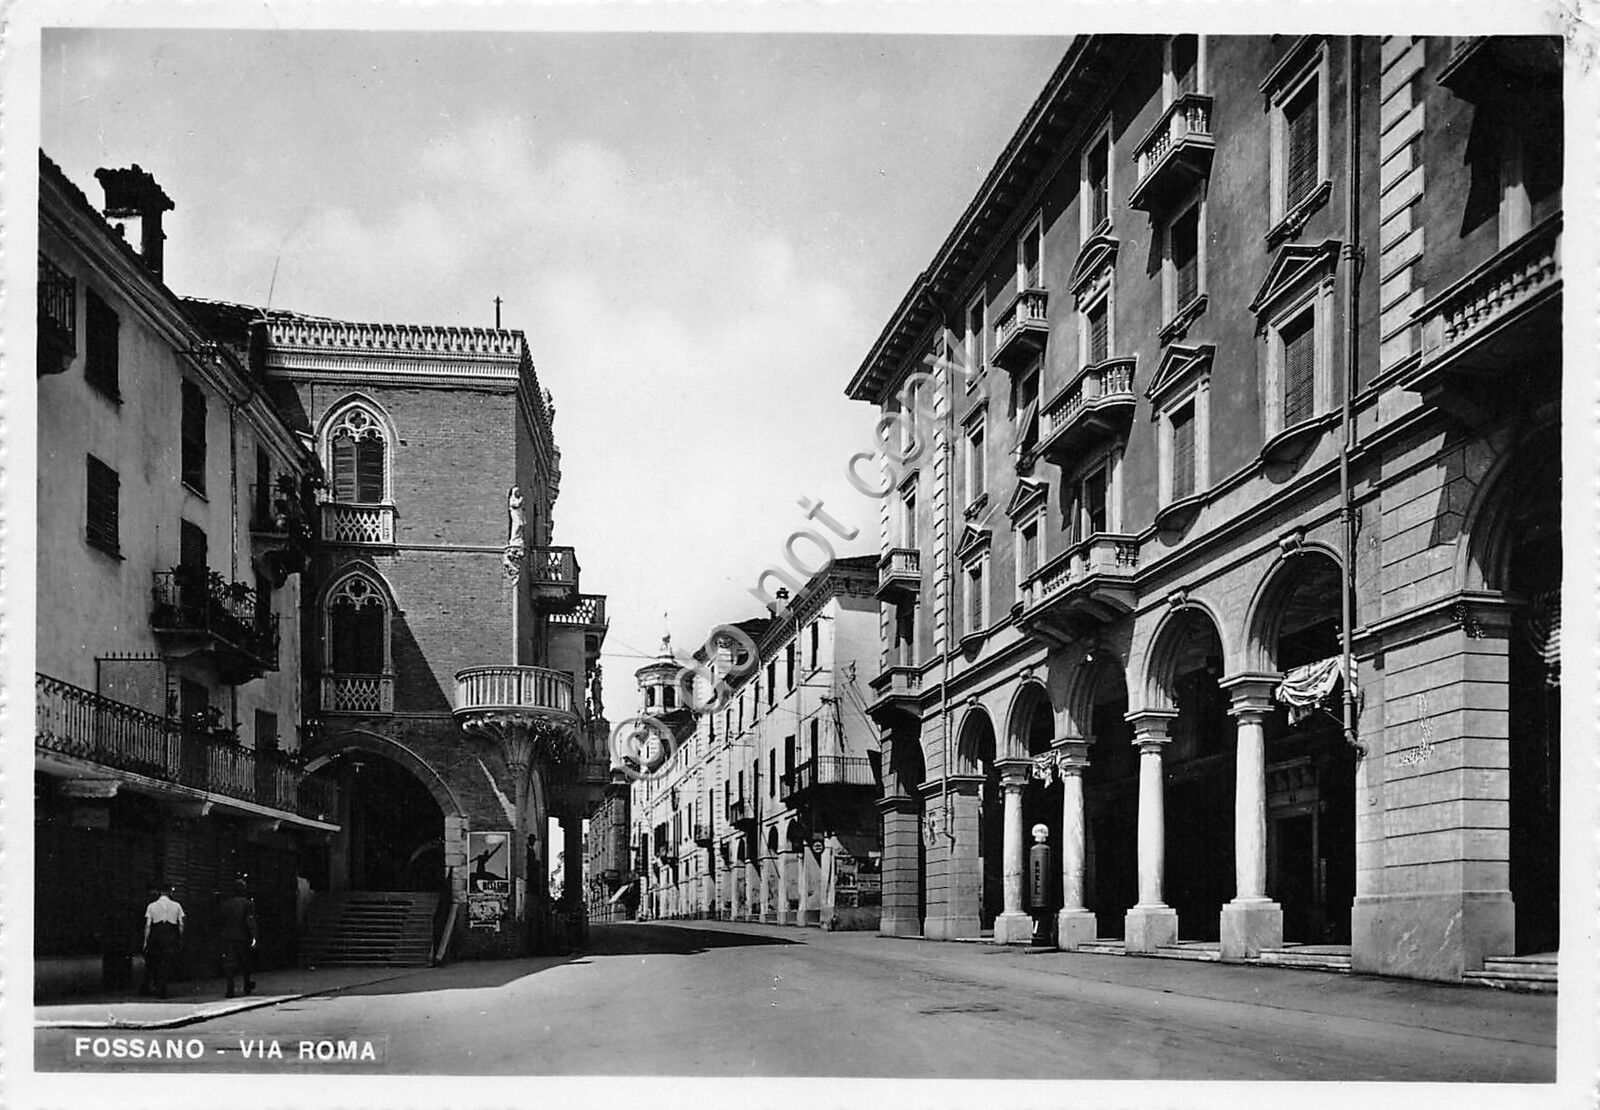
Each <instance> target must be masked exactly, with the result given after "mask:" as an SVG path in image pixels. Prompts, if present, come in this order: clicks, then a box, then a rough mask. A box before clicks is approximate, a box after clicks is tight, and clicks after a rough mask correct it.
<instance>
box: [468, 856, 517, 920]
mask: <svg viewBox="0 0 1600 1110" xmlns="http://www.w3.org/2000/svg"><path fill="white" fill-rule="evenodd" d="M467 868H468V870H467V924H468V926H469V927H471V928H473V929H490V930H493V931H494V932H497V933H498V932H499V931H500V924H501V922H502V921H503V920H504V919H505V916H506V913H507V910H508V909H509V905H510V901H511V834H510V833H509V832H474V833H468V834H467Z"/></svg>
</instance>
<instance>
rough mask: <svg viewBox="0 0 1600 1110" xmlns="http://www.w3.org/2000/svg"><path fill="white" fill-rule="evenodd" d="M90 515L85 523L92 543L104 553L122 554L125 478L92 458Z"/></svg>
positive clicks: (90, 464)
mask: <svg viewBox="0 0 1600 1110" xmlns="http://www.w3.org/2000/svg"><path fill="white" fill-rule="evenodd" d="M86 487H87V493H88V514H87V519H86V520H85V522H84V527H85V532H86V535H87V537H88V540H89V542H90V543H92V544H93V545H94V546H96V547H98V548H100V549H101V550H104V551H109V552H112V553H113V554H114V553H116V552H117V551H118V549H119V548H120V546H121V539H120V531H119V523H118V520H117V514H118V507H119V505H120V504H121V496H122V479H121V478H120V477H119V476H118V474H117V472H116V471H115V470H112V469H111V468H110V467H109V466H107V465H106V464H105V463H103V462H101V461H100V460H99V459H97V458H95V457H94V456H93V455H90V456H88V472H87V479H86Z"/></svg>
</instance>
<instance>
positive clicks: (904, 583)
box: [876, 547, 922, 602]
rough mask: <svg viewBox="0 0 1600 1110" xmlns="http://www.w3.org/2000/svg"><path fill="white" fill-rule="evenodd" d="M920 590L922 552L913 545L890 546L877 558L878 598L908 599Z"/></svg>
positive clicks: (896, 600)
mask: <svg viewBox="0 0 1600 1110" xmlns="http://www.w3.org/2000/svg"><path fill="white" fill-rule="evenodd" d="M921 592H922V553H921V552H920V551H918V550H917V549H916V548H914V547H891V548H890V549H889V550H887V551H885V552H884V553H883V554H882V555H881V556H880V557H879V558H878V589H877V591H876V593H877V595H878V597H879V599H880V600H883V601H888V602H899V601H909V600H912V599H914V598H915V597H916V596H917V595H918V594H919V593H921Z"/></svg>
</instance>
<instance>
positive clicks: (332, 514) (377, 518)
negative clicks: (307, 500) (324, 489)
mask: <svg viewBox="0 0 1600 1110" xmlns="http://www.w3.org/2000/svg"><path fill="white" fill-rule="evenodd" d="M322 541H323V542H324V543H350V544H361V545H363V546H372V545H377V546H383V547H388V546H392V545H393V544H394V506H393V505H348V504H344V503H341V502H338V501H325V502H323V504H322Z"/></svg>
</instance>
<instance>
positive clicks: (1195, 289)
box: [1167, 205, 1200, 316]
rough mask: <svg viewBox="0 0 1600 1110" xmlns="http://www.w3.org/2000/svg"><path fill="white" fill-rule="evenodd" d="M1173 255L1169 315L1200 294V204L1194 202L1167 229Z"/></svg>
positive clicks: (1175, 312) (1174, 313)
mask: <svg viewBox="0 0 1600 1110" xmlns="http://www.w3.org/2000/svg"><path fill="white" fill-rule="evenodd" d="M1167 234H1168V236H1169V239H1168V242H1169V244H1170V251H1171V257H1172V304H1171V306H1170V307H1169V310H1168V315H1169V316H1172V315H1176V314H1177V313H1178V310H1179V309H1181V308H1183V307H1184V306H1185V305H1187V304H1188V303H1189V302H1190V301H1192V300H1194V299H1195V298H1196V297H1198V296H1199V295H1200V206H1199V205H1195V206H1194V207H1193V208H1191V209H1189V210H1188V211H1187V212H1185V213H1184V214H1183V215H1181V216H1179V217H1178V218H1177V219H1176V220H1174V221H1172V226H1171V228H1169V229H1168V231H1167Z"/></svg>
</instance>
